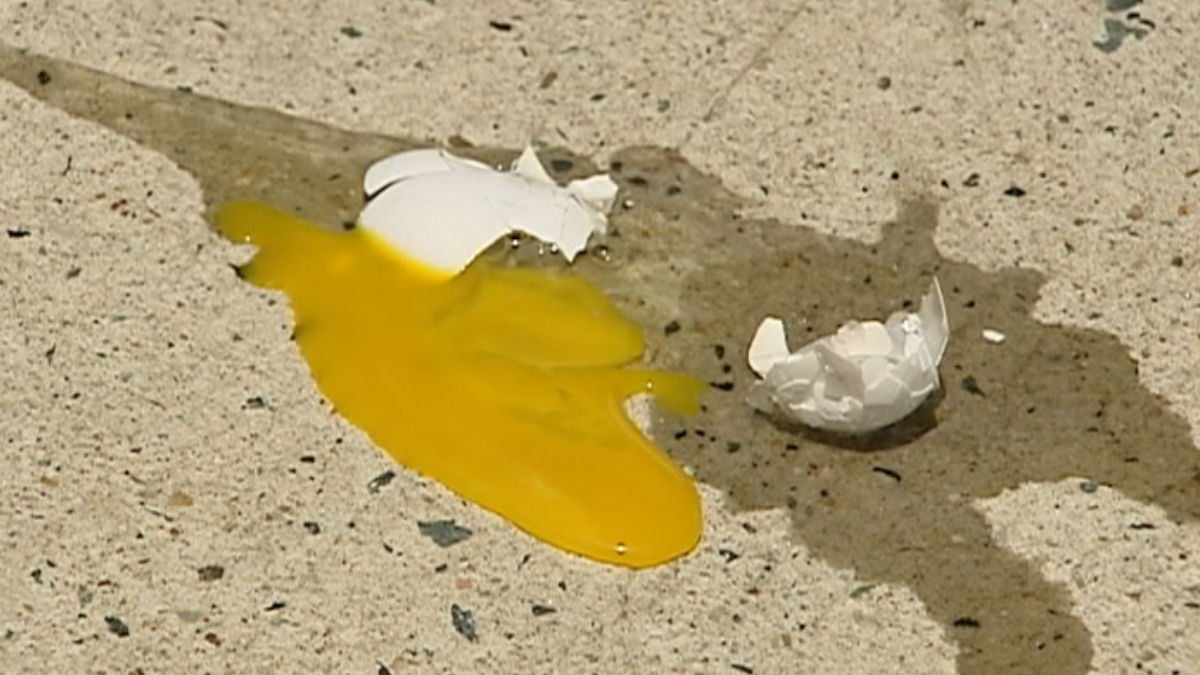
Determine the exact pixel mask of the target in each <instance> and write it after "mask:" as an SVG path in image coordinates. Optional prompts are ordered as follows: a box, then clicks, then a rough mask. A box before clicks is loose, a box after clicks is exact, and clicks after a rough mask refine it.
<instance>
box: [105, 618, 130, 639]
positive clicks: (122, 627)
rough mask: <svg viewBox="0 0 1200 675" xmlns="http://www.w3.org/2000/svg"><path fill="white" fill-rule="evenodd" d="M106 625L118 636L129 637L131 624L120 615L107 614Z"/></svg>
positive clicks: (109, 630)
mask: <svg viewBox="0 0 1200 675" xmlns="http://www.w3.org/2000/svg"><path fill="white" fill-rule="evenodd" d="M104 625H105V626H106V627H108V632H110V633H112V634H113V635H116V636H117V637H129V625H128V624H126V623H125V622H124V621H122V620H121V619H120V617H115V616H106V617H104Z"/></svg>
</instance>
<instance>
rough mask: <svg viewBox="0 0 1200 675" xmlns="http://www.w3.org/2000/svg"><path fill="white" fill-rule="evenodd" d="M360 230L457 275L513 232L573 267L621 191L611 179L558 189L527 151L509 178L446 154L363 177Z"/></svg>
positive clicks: (405, 159)
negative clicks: (546, 246)
mask: <svg viewBox="0 0 1200 675" xmlns="http://www.w3.org/2000/svg"><path fill="white" fill-rule="evenodd" d="M363 189H364V191H365V192H366V194H367V195H368V196H369V197H370V200H369V201H368V202H367V205H366V207H365V208H364V209H363V211H362V214H361V215H360V216H359V223H360V224H361V226H362V227H364V228H365V229H368V230H371V231H372V232H375V233H377V234H378V235H379V236H381V237H382V238H384V239H385V240H387V242H388V243H389V244H391V245H392V246H393V247H395V248H396V249H398V250H399V251H401V252H403V253H404V254H405V255H407V256H409V257H411V258H413V259H415V260H419V261H421V262H422V263H424V264H426V265H428V266H430V267H433V268H434V269H437V270H441V271H442V272H445V273H447V274H457V273H458V272H460V271H461V270H462V269H464V268H465V267H466V266H467V265H469V264H470V262H471V261H472V260H474V259H475V257H476V256H478V255H479V254H480V253H481V252H482V251H483V250H484V249H486V248H487V247H488V246H490V245H491V244H492V242H494V241H496V240H497V239H499V238H500V237H503V236H505V235H506V234H508V233H510V232H523V233H525V234H528V235H530V236H533V237H536V238H538V239H540V240H542V241H543V242H545V243H547V244H550V245H552V246H553V247H555V248H556V249H557V250H558V252H560V253H561V254H562V255H563V256H564V257H565V258H566V259H567V260H568V261H571V260H574V258H575V256H576V255H577V254H578V253H579V252H580V251H582V250H583V249H584V248H585V247H586V246H587V241H588V239H589V238H590V237H591V236H592V235H593V234H595V233H603V232H604V231H605V229H606V227H607V215H606V214H607V213H608V211H609V209H610V208H611V207H612V202H613V199H615V198H616V194H617V185H616V183H614V182H613V181H612V180H611V179H609V178H608V176H607V175H598V176H592V177H590V178H586V179H583V180H576V181H572V182H571V183H569V184H567V185H566V186H565V187H560V186H559V185H557V184H556V183H555V182H554V181H553V180H552V179H551V178H550V176H549V175H548V174H547V173H546V170H545V169H544V168H543V167H542V164H541V162H540V161H538V158H537V155H536V154H535V153H534V152H533V149H532V148H526V149H525V152H523V153H522V154H521V155H520V157H518V158H517V160H516V162H514V163H513V167H512V170H511V171H496V170H494V169H492V168H490V167H488V166H485V165H483V164H481V163H479V162H476V161H474V160H469V159H463V158H461V157H456V156H454V155H452V154H450V153H448V152H446V151H445V150H440V149H423V150H412V151H409V152H402V153H400V154H398V155H393V156H391V157H385V158H384V159H381V160H379V161H378V162H376V163H375V164H373V165H371V166H370V167H369V168H368V169H367V172H366V174H365V175H364V177H363Z"/></svg>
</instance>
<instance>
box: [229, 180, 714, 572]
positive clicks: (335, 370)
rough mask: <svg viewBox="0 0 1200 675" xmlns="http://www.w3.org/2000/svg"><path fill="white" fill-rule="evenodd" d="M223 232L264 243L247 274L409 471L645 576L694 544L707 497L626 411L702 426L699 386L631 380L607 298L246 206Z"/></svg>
mask: <svg viewBox="0 0 1200 675" xmlns="http://www.w3.org/2000/svg"><path fill="white" fill-rule="evenodd" d="M217 224H218V227H219V229H220V231H221V232H222V233H223V234H224V236H225V237H227V238H228V239H230V240H232V241H234V242H238V243H243V242H248V243H251V244H254V245H255V246H257V247H258V253H257V255H255V256H254V258H253V260H251V262H250V263H248V264H247V265H246V266H244V267H242V268H241V272H242V276H243V278H245V279H247V280H248V281H251V282H253V283H254V284H256V285H259V286H262V287H265V288H272V289H278V290H281V291H283V292H285V293H286V294H287V295H288V297H289V299H290V300H291V304H292V310H293V312H294V313H295V320H296V328H295V339H296V342H297V343H298V345H299V347H300V351H301V353H302V354H303V355H304V358H305V360H306V361H307V362H308V365H309V368H310V369H311V371H312V374H313V378H314V379H315V380H316V382H317V384H318V386H319V387H320V388H321V391H322V392H323V393H324V395H325V396H326V397H327V398H328V399H329V401H330V402H331V403H332V404H333V406H334V407H335V408H336V409H337V411H338V412H339V413H341V414H342V415H343V416H344V417H345V418H346V419H348V420H349V421H351V422H352V423H354V424H355V425H357V426H358V427H359V428H361V429H363V430H364V431H365V432H366V433H367V434H369V435H370V437H371V439H372V440H373V441H374V442H375V443H376V444H378V445H379V446H380V447H382V448H383V449H384V450H386V451H387V452H388V453H389V454H390V455H391V456H392V457H393V458H395V460H396V461H397V462H399V463H401V464H403V465H405V466H408V467H411V468H413V469H415V470H417V471H419V472H421V473H423V474H426V475H428V476H430V477H432V478H434V479H436V480H438V481H440V482H442V483H443V484H444V485H446V486H447V487H449V488H450V489H451V490H453V491H455V492H456V493H458V494H459V495H461V496H463V497H465V498H467V499H470V500H471V501H473V502H475V503H476V504H479V505H480V506H483V507H485V508H487V509H490V510H492V511H494V512H496V513H498V514H500V515H501V516H503V517H504V518H506V519H508V520H509V521H511V522H513V523H514V524H516V525H517V526H518V527H520V528H522V529H524V530H525V531H527V532H529V533H530V534H532V535H533V536H535V537H537V538H539V539H541V540H543V541H545V542H547V543H550V544H552V545H554V546H557V547H559V548H562V549H565V550H567V551H571V552H574V553H578V554H581V555H584V556H587V557H589V558H593V559H595V560H599V561H603V562H607V563H613V564H618V565H625V566H629V567H647V566H651V565H657V564H660V563H664V562H667V561H669V560H672V559H674V558H677V557H679V556H681V555H683V554H685V553H687V552H688V551H690V550H691V549H692V548H693V547H695V545H696V543H697V541H698V540H699V537H700V528H701V516H700V503H699V498H698V495H697V492H696V487H695V484H694V483H693V481H692V480H691V479H690V478H689V477H688V476H687V475H686V474H685V473H684V472H683V471H682V470H680V468H679V467H678V466H677V465H676V464H675V463H674V462H673V461H672V460H671V459H670V457H668V456H667V455H666V453H664V452H663V451H662V450H661V449H660V448H658V447H657V446H655V445H654V444H653V443H652V442H650V441H649V440H648V439H647V438H646V437H645V436H644V435H642V433H641V432H640V431H639V430H638V429H637V427H636V426H634V425H633V424H632V423H631V422H630V420H629V418H628V417H627V415H626V412H625V408H624V403H625V401H626V400H627V399H628V398H629V397H630V396H633V395H635V394H640V393H645V394H652V395H653V396H654V397H655V398H656V399H657V401H658V402H659V403H660V404H661V405H663V406H664V407H665V408H666V409H668V410H671V411H673V412H675V413H678V414H690V413H692V412H694V411H695V409H696V407H697V404H698V399H699V396H700V393H701V392H702V391H703V389H704V388H703V386H702V385H701V383H700V382H698V381H697V380H695V379H694V378H692V377H689V376H686V375H681V374H676V373H670V372H664V371H654V370H636V369H627V368H622V366H624V365H626V364H628V363H630V362H632V361H634V360H636V359H638V358H639V357H640V356H641V354H642V349H643V342H642V335H641V331H640V330H639V329H638V327H637V326H636V325H635V324H634V323H632V322H631V321H630V320H628V319H627V318H625V317H624V316H623V315H622V314H621V313H620V312H619V311H618V310H617V308H616V307H614V306H613V305H612V303H611V302H610V301H609V300H608V299H607V298H606V297H605V296H604V295H603V293H601V292H600V291H599V290H597V289H596V288H595V287H594V286H592V285H591V284H589V283H587V282H586V281H585V280H583V279H580V278H578V277H575V276H571V275H566V274H557V273H551V272H546V271H541V270H534V269H528V268H506V267H500V266H497V265H494V264H489V263H488V261H486V260H484V259H480V260H477V261H476V262H474V263H473V264H472V265H471V266H470V267H468V268H467V269H466V270H465V271H464V272H462V273H461V274H459V275H457V276H453V277H448V278H447V277H446V276H444V275H441V274H440V273H437V272H434V271H433V270H430V269H428V268H425V267H423V266H422V265H421V264H419V263H418V262H416V261H413V260H410V259H407V258H405V257H404V256H403V255H401V254H400V253H399V252H397V251H396V250H395V249H393V248H391V247H390V246H388V245H387V244H385V243H384V242H383V241H382V240H381V239H380V238H378V237H377V236H376V235H374V234H373V233H371V232H369V231H366V230H363V229H361V228H358V229H354V230H351V231H348V232H330V231H327V230H323V229H321V228H318V227H316V226H314V225H312V224H310V223H307V222H305V221H303V220H299V219H296V218H294V217H292V216H289V215H287V214H285V213H282V212H280V211H278V210H275V209H273V208H271V207H268V206H265V205H261V204H256V203H251V202H235V203H232V204H228V205H226V206H225V207H223V208H222V209H221V211H220V212H219V213H218V216H217Z"/></svg>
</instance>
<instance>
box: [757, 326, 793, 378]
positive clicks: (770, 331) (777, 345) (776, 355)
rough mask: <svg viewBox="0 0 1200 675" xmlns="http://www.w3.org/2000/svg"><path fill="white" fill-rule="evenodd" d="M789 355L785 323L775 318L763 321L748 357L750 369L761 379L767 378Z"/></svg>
mask: <svg viewBox="0 0 1200 675" xmlns="http://www.w3.org/2000/svg"><path fill="white" fill-rule="evenodd" d="M789 354H790V352H789V351H788V346H787V334H786V333H785V332H784V328H783V321H781V320H780V319H777V318H775V317H773V316H770V317H767V318H765V319H763V322H762V323H761V324H759V325H758V330H757V331H756V332H755V333H754V340H753V341H751V342H750V351H749V353H748V355H747V360H748V361H749V362H750V368H751V369H753V370H754V372H756V373H758V374H759V376H760V377H766V376H767V372H768V371H770V370H771V368H773V367H774V366H775V364H777V363H779V362H780V361H783V360H784V359H786V358H787V357H788V355H789Z"/></svg>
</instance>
